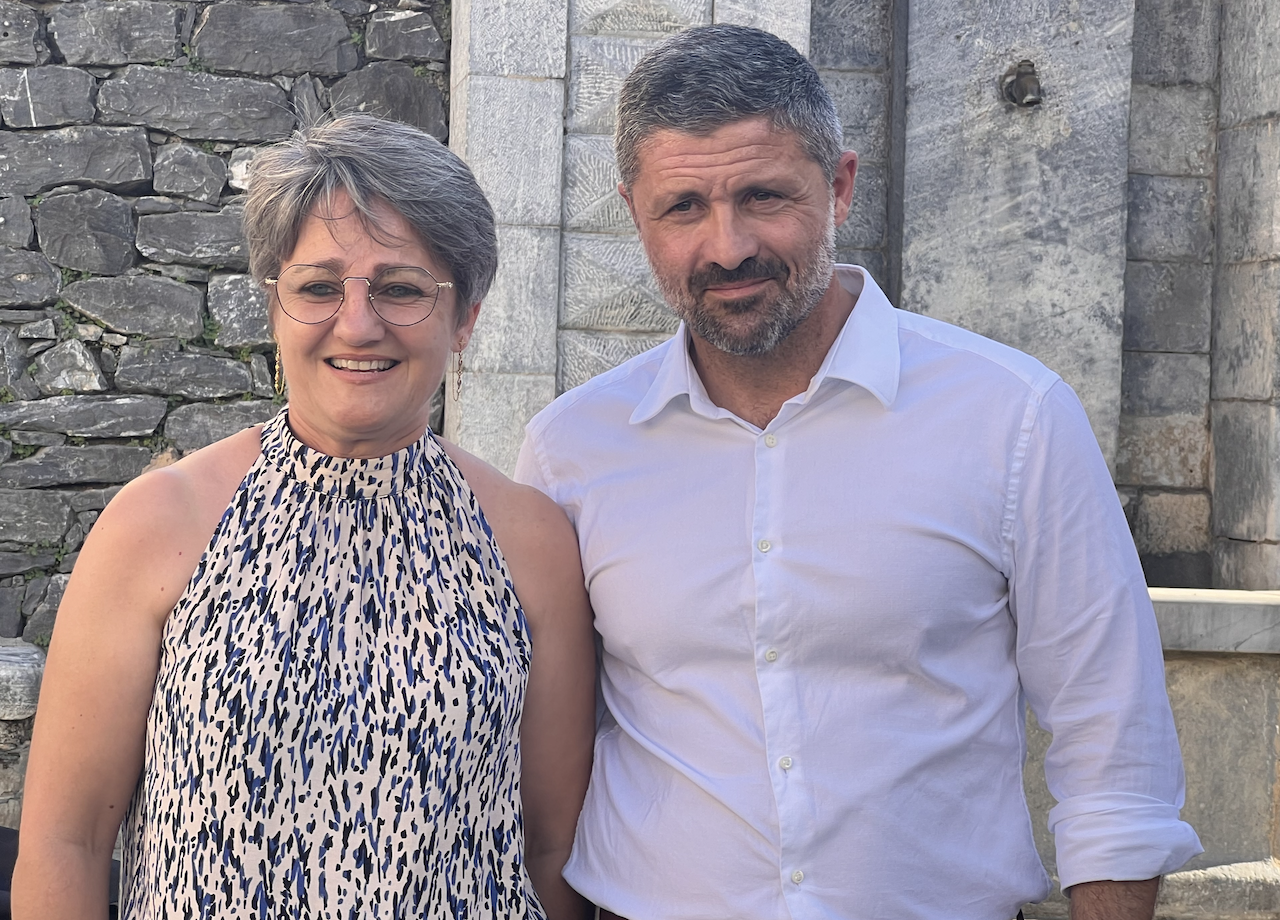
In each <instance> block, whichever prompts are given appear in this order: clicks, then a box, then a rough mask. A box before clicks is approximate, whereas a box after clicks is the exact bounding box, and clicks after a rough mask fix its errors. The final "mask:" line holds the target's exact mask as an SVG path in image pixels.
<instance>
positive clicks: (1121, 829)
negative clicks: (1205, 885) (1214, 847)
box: [1049, 792, 1204, 891]
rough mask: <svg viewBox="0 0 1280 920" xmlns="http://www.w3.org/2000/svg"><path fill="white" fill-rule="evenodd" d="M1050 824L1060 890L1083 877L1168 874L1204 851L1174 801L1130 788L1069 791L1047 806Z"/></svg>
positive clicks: (1132, 877) (1134, 877) (1114, 878)
mask: <svg viewBox="0 0 1280 920" xmlns="http://www.w3.org/2000/svg"><path fill="white" fill-rule="evenodd" d="M1049 830H1050V832H1051V833H1052V834H1053V835H1054V841H1055V844H1056V847H1057V856H1058V879H1059V881H1060V883H1061V885H1062V888H1063V890H1064V891H1065V890H1066V889H1067V888H1070V887H1071V886H1072V885H1078V884H1080V883H1081V882H1099V881H1106V880H1111V881H1117V882H1129V881H1140V880H1142V879H1148V878H1155V877H1156V876H1158V875H1168V874H1169V873H1170V872H1175V871H1177V870H1178V869H1180V868H1181V867H1182V866H1183V864H1185V863H1186V861H1187V860H1189V859H1190V858H1191V857H1193V856H1195V855H1196V854H1198V853H1203V852H1204V847H1202V846H1200V838H1199V837H1197V836H1196V832H1195V831H1194V830H1192V828H1191V825H1190V824H1187V823H1186V822H1185V821H1182V820H1180V819H1179V817H1178V809H1177V807H1176V806H1174V805H1170V804H1169V803H1168V802H1164V801H1161V800H1160V799H1156V798H1152V797H1150V796H1146V795H1135V794H1132V793H1122V792H1113V793H1106V794H1099V795H1079V796H1073V797H1072V798H1070V799H1067V800H1066V801H1065V802H1061V803H1059V804H1058V805H1056V806H1054V807H1053V809H1051V810H1050V812H1049Z"/></svg>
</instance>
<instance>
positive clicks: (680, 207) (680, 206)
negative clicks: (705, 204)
mask: <svg viewBox="0 0 1280 920" xmlns="http://www.w3.org/2000/svg"><path fill="white" fill-rule="evenodd" d="M671 210H673V211H680V212H682V213H683V212H686V211H692V210H693V202H692V201H687V200H686V201H681V202H678V203H677V204H676V206H675V207H673V208H672V209H671Z"/></svg>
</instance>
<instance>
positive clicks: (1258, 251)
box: [1218, 123, 1280, 262]
mask: <svg viewBox="0 0 1280 920" xmlns="http://www.w3.org/2000/svg"><path fill="white" fill-rule="evenodd" d="M1218 144H1219V145H1220V152H1219V155H1218V259H1219V261H1220V262H1248V261H1254V260H1258V259H1277V258H1280V131H1278V130H1277V129H1276V125H1275V124H1270V123H1264V124H1253V125H1246V126H1245V127H1242V128H1233V129H1231V130H1229V131H1222V132H1221V133H1220V134H1219V135H1218Z"/></svg>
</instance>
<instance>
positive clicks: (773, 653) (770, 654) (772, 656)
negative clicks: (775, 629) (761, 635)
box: [764, 648, 778, 661]
mask: <svg viewBox="0 0 1280 920" xmlns="http://www.w3.org/2000/svg"><path fill="white" fill-rule="evenodd" d="M764 660H765V661H777V660H778V650H777V649H776V648H771V649H769V651H767V652H765V653H764Z"/></svg>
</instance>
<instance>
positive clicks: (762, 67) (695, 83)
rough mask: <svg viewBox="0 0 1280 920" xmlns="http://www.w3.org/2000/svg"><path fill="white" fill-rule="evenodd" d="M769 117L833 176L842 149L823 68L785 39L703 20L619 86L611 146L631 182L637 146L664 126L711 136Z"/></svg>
mask: <svg viewBox="0 0 1280 920" xmlns="http://www.w3.org/2000/svg"><path fill="white" fill-rule="evenodd" d="M757 115H764V116H766V117H768V118H769V120H770V121H771V122H772V124H773V127H774V128H776V129H778V130H780V131H790V132H793V133H794V134H795V135H796V136H797V138H798V139H799V141H800V146H801V147H802V148H803V149H804V151H805V153H807V154H808V155H809V156H810V157H811V158H812V159H813V161H814V162H815V163H817V164H818V165H819V166H820V167H822V172H823V174H824V175H826V177H827V181H828V182H830V181H832V180H834V179H835V175H836V165H837V164H838V163H839V161H840V154H841V152H842V136H843V132H842V130H841V127H840V116H838V115H837V114H836V107H835V104H834V103H833V102H832V101H831V95H830V94H829V93H828V92H827V90H826V87H824V86H823V85H822V80H820V79H819V78H818V72H817V71H816V70H814V69H813V65H812V64H810V63H809V62H808V61H806V60H805V59H804V56H803V55H801V54H800V52H798V51H796V49H795V48H792V47H791V46H790V45H788V44H787V43H786V42H784V41H783V40H782V39H780V38H778V37H776V36H774V35H770V34H769V33H768V32H762V31H760V30H759V29H752V28H749V27H747V26H735V25H725V24H720V25H713V26H700V27H698V28H694V29H689V30H688V31H685V32H680V33H678V34H676V35H674V36H672V37H671V38H669V39H667V40H666V41H665V42H663V43H662V44H661V45H659V46H658V47H657V48H655V49H654V50H653V51H651V52H649V53H648V54H647V55H645V56H644V58H642V59H641V61H640V63H639V64H637V65H636V68H635V70H633V71H631V75H630V76H628V77H627V79H626V82H624V83H623V84H622V92H621V93H620V94H619V96H618V127H617V131H616V134H615V135H614V145H615V148H616V152H617V156H618V171H619V172H620V173H621V174H622V183H623V185H625V186H626V187H627V188H631V185H632V183H633V182H635V179H636V174H637V173H638V172H639V168H640V166H639V156H640V148H641V147H642V146H643V145H644V142H645V140H646V139H647V138H648V137H649V135H650V134H651V133H652V132H654V131H656V130H660V129H663V128H667V129H671V130H674V131H682V132H684V133H686V134H695V135H707V134H710V133H711V132H713V131H715V130H717V129H718V128H721V127H723V126H724V125H727V124H729V123H731V122H735V121H740V120H741V119H743V118H750V117H752V116H757Z"/></svg>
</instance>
